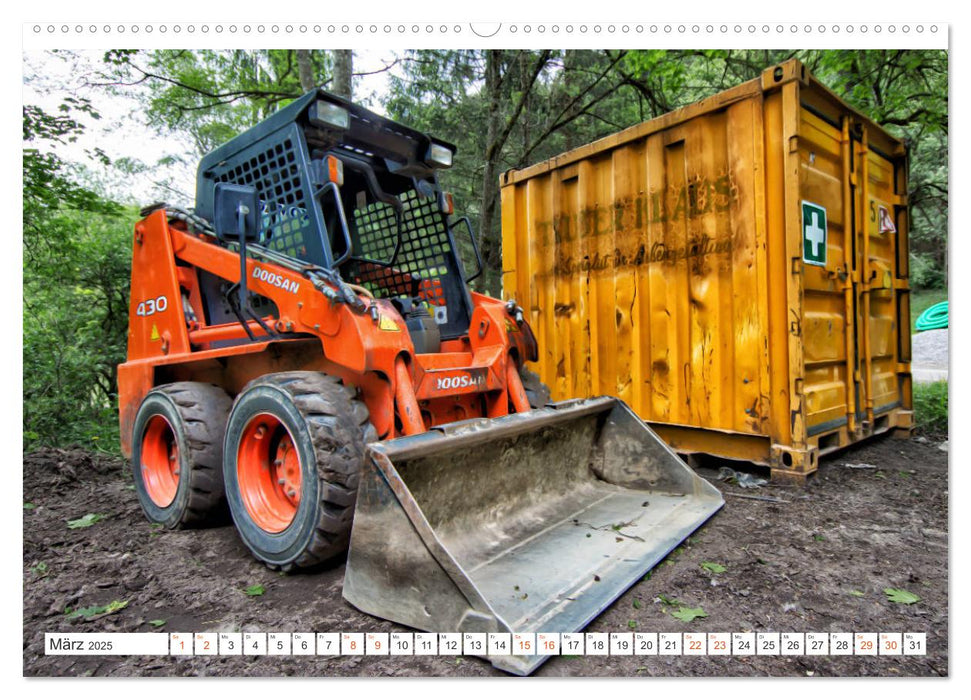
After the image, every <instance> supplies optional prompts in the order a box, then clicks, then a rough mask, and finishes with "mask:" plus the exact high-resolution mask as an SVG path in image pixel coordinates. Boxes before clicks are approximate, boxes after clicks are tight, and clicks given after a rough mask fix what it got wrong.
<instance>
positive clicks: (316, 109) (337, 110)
mask: <svg viewBox="0 0 971 700" xmlns="http://www.w3.org/2000/svg"><path fill="white" fill-rule="evenodd" d="M307 116H308V118H309V119H310V123H311V124H313V125H314V126H317V127H321V128H324V129H340V130H342V131H343V130H345V129H349V128H350V126H351V115H350V113H349V112H348V111H347V110H346V109H344V108H343V107H340V106H338V105H335V104H332V103H330V102H325V101H324V100H317V101H316V102H314V103H313V104H312V105H311V106H310V112H309V113H308V115H307Z"/></svg>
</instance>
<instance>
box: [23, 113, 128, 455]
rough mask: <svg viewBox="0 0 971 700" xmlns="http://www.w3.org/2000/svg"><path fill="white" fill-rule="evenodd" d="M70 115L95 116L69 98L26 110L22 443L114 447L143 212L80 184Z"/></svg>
mask: <svg viewBox="0 0 971 700" xmlns="http://www.w3.org/2000/svg"><path fill="white" fill-rule="evenodd" d="M72 112H73V113H76V112H83V113H88V114H92V115H93V114H94V113H93V112H92V110H91V109H90V106H89V105H86V104H85V103H83V102H79V101H77V100H73V99H70V98H68V99H66V100H65V104H64V105H63V106H62V107H61V109H60V113H59V114H58V115H56V116H52V115H49V114H47V113H45V112H43V111H42V110H40V109H39V108H37V107H31V106H25V107H24V150H23V168H24V199H23V217H24V218H23V220H24V238H23V244H24V247H23V272H24V277H23V304H24V320H23V323H24V325H23V347H24V384H23V392H24V393H23V408H24V411H23V436H24V449H25V450H26V449H32V448H33V447H35V446H37V445H69V444H79V445H83V446H86V447H89V448H95V449H105V450H111V451H117V450H118V409H117V403H118V398H117V391H118V390H117V369H116V368H117V365H118V363H119V362H123V361H124V358H125V350H126V343H127V328H128V285H129V271H130V267H131V226H132V222H133V221H134V220H135V219H136V218H137V215H136V212H135V211H134V210H133V209H128V210H126V209H124V208H123V207H121V206H119V205H118V204H116V203H114V202H111V201H109V200H107V199H105V198H104V197H103V196H102V195H101V194H99V193H98V192H96V191H95V190H93V189H91V188H90V187H88V186H86V185H85V184H81V183H82V182H83V180H84V173H83V172H80V174H79V173H78V172H77V171H73V172H72V170H71V168H70V167H69V166H68V165H67V164H66V163H65V162H64V161H62V160H61V159H60V158H59V157H58V155H57V149H58V147H59V146H60V145H62V144H66V143H68V142H70V141H72V140H74V138H75V137H76V136H77V135H78V134H79V133H80V132H81V130H82V127H81V125H80V124H79V123H78V122H77V121H75V120H74V119H72V118H71V117H70V116H69V115H70V114H71V113H72Z"/></svg>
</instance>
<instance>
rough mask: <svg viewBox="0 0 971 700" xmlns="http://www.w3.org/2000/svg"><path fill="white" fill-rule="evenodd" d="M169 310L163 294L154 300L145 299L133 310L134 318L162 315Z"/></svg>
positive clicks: (167, 301)
mask: <svg viewBox="0 0 971 700" xmlns="http://www.w3.org/2000/svg"><path fill="white" fill-rule="evenodd" d="M167 308H169V300H168V299H167V298H166V297H165V295H164V294H163V295H162V296H160V297H155V298H154V299H146V300H145V301H143V302H141V303H140V304H139V305H138V306H137V307H136V309H135V315H136V316H151V315H152V314H157V313H162V312H163V311H165V310H166V309H167Z"/></svg>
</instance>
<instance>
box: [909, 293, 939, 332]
mask: <svg viewBox="0 0 971 700" xmlns="http://www.w3.org/2000/svg"><path fill="white" fill-rule="evenodd" d="M941 301H947V290H946V289H915V290H914V291H912V292H911V293H910V332H911V333H916V332H917V326H916V325H915V324H916V323H917V318H918V317H919V316H920V315H921V314H922V313H924V311H926V310H927V309H929V308H930V307H932V306H934V304H936V303H938V302H941Z"/></svg>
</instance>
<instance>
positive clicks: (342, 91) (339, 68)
mask: <svg viewBox="0 0 971 700" xmlns="http://www.w3.org/2000/svg"><path fill="white" fill-rule="evenodd" d="M353 73H354V52H353V51H352V50H351V49H335V50H334V81H333V83H331V92H333V93H334V94H335V95H339V96H341V97H345V98H347V99H348V100H352V99H354V95H353V86H352V85H351V76H352V75H353Z"/></svg>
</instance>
